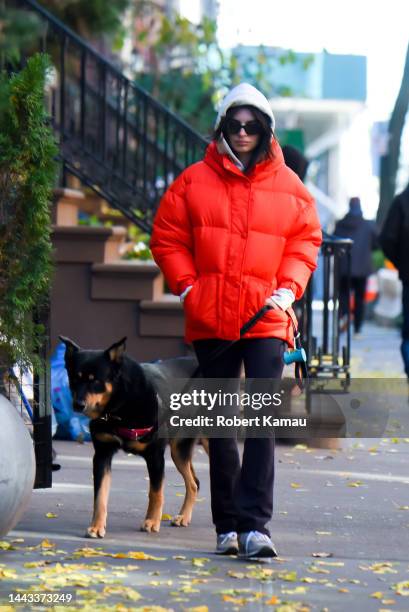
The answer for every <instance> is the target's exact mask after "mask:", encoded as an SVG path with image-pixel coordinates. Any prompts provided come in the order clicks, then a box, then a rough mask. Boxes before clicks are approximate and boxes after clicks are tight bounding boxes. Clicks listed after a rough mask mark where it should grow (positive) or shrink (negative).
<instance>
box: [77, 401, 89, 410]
mask: <svg viewBox="0 0 409 612" xmlns="http://www.w3.org/2000/svg"><path fill="white" fill-rule="evenodd" d="M86 405H87V404H86V402H85V400H75V401H74V411H75V412H83V411H84V409H85V407H86Z"/></svg>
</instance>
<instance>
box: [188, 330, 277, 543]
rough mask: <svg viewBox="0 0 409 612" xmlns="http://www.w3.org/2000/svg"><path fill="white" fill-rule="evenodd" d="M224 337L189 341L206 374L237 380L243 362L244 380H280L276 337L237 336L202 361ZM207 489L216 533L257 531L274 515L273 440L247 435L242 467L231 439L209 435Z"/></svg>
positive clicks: (234, 442) (262, 529) (264, 529)
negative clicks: (220, 352) (213, 356)
mask: <svg viewBox="0 0 409 612" xmlns="http://www.w3.org/2000/svg"><path fill="white" fill-rule="evenodd" d="M223 343H225V344H228V341H225V340H218V339H211V340H196V341H195V342H194V343H193V345H194V348H195V351H196V355H197V358H198V361H199V363H200V365H202V372H203V375H204V376H205V377H206V378H239V376H240V368H241V364H242V362H244V368H245V374H246V377H247V378H266V379H267V378H268V379H271V378H275V379H280V378H281V376H282V371H283V358H282V355H283V352H284V350H285V348H286V343H285V342H284V341H283V340H279V339H277V338H254V339H245V340H239V341H238V342H236V343H235V344H233V345H232V346H231V347H230V348H229V349H228V350H227V351H226V352H225V353H223V355H221V356H220V357H219V358H218V359H216V360H214V361H212V362H211V363H210V364H208V365H206V361H207V358H208V355H209V354H211V353H212V352H213V351H214V350H215V349H216V347H218V346H220V345H222V344H223ZM209 453H210V491H211V507H212V517H213V523H214V524H215V527H216V532H217V533H226V532H228V531H237V532H239V533H242V532H246V531H253V530H256V531H261V532H262V533H266V534H267V535H269V531H268V529H267V528H266V526H265V525H266V523H268V521H269V520H270V519H271V517H272V514H273V486H274V438H271V437H270V438H247V439H246V440H245V442H244V453H243V461H242V466H241V467H240V457H239V451H238V447H237V441H236V440H235V439H234V438H223V439H219V438H217V439H216V438H210V439H209Z"/></svg>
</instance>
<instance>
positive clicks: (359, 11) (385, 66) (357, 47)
mask: <svg viewBox="0 0 409 612" xmlns="http://www.w3.org/2000/svg"><path fill="white" fill-rule="evenodd" d="M219 38H220V43H221V45H222V46H223V47H232V46H234V45H236V44H238V43H242V44H248V45H254V44H265V45H273V46H278V47H288V48H292V49H294V50H295V51H320V50H321V49H323V48H325V49H327V51H330V52H332V53H351V54H362V55H366V56H367V57H368V105H369V108H370V110H371V111H372V113H373V118H374V120H378V119H379V120H383V119H387V118H388V117H389V114H390V112H391V110H392V107H393V104H394V101H395V98H396V95H397V92H398V89H399V85H400V80H401V77H402V71H403V64H404V58H405V52H406V47H407V44H408V40H409V0H387V1H386V0H375V1H372V2H370V1H368V0H290V1H289V2H285V1H283V0H280V1H277V0H251V1H249V0H220V13H219Z"/></svg>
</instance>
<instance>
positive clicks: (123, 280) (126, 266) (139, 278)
mask: <svg viewBox="0 0 409 612" xmlns="http://www.w3.org/2000/svg"><path fill="white" fill-rule="evenodd" d="M162 295H163V276H162V274H161V272H160V270H159V268H158V266H157V265H156V264H155V263H153V262H152V263H150V262H141V261H137V260H131V261H117V262H115V263H102V264H101V263H98V264H94V265H93V266H92V280H91V297H92V299H93V300H125V301H136V300H147V301H150V300H158V299H160V298H161V297H162Z"/></svg>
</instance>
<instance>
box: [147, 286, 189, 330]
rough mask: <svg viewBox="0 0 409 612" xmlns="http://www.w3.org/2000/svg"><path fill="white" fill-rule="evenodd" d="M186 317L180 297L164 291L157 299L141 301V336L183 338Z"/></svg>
mask: <svg viewBox="0 0 409 612" xmlns="http://www.w3.org/2000/svg"><path fill="white" fill-rule="evenodd" d="M184 328H185V317H184V312H183V306H182V304H181V303H180V300H179V297H178V296H176V295H171V294H170V293H164V294H163V295H162V296H161V297H160V299H157V300H142V301H141V302H140V303H139V334H140V336H150V337H158V336H163V337H166V338H183V336H184Z"/></svg>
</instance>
